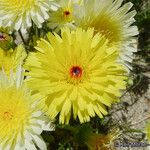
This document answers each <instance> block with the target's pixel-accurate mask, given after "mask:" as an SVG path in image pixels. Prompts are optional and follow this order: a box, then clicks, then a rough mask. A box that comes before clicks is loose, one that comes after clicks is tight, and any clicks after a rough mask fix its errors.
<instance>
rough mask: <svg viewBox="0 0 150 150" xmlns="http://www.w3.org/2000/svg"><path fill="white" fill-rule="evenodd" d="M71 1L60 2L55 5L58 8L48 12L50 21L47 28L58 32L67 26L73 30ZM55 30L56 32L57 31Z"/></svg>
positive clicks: (72, 3)
mask: <svg viewBox="0 0 150 150" xmlns="http://www.w3.org/2000/svg"><path fill="white" fill-rule="evenodd" d="M74 4H75V3H74V2H73V0H65V1H64V0H60V2H59V3H58V4H57V5H58V8H57V9H56V10H53V11H51V12H50V19H49V23H48V26H49V27H50V28H52V29H55V28H56V29H57V30H59V29H60V28H61V27H64V26H68V27H70V28H74V25H73V11H74ZM57 30H56V31H57Z"/></svg>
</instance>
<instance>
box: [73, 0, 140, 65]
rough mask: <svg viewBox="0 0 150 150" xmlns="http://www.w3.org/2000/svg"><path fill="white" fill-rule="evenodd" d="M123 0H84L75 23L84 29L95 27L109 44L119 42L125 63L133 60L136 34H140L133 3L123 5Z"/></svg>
mask: <svg viewBox="0 0 150 150" xmlns="http://www.w3.org/2000/svg"><path fill="white" fill-rule="evenodd" d="M122 2H123V0H93V1H91V0H83V3H82V5H80V6H79V9H78V11H76V14H75V23H76V25H77V26H80V27H82V28H84V29H87V28H89V27H94V29H95V33H97V32H100V33H101V34H102V35H104V36H105V37H106V38H107V39H108V40H109V44H117V45H118V46H119V48H121V49H122V52H121V53H120V58H121V61H122V62H126V63H125V64H126V65H128V63H130V62H132V59H133V52H135V51H136V46H135V45H136V44H135V43H136V39H135V38H134V36H135V35H137V34H138V30H137V27H136V26H132V24H133V23H134V22H135V20H134V16H135V14H136V12H135V11H134V10H133V11H130V12H129V10H130V9H131V7H132V6H133V4H132V3H130V2H129V3H126V4H124V5H122Z"/></svg>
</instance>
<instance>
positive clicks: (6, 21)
mask: <svg viewBox="0 0 150 150" xmlns="http://www.w3.org/2000/svg"><path fill="white" fill-rule="evenodd" d="M50 1H51V0H0V21H2V24H1V26H4V27H10V28H12V29H15V30H17V31H18V30H19V29H21V30H22V32H25V31H26V29H27V28H28V27H31V25H32V21H33V22H34V23H35V24H36V25H37V27H41V24H42V23H43V22H44V21H45V20H47V19H48V18H49V15H48V13H47V12H48V11H49V9H50Z"/></svg>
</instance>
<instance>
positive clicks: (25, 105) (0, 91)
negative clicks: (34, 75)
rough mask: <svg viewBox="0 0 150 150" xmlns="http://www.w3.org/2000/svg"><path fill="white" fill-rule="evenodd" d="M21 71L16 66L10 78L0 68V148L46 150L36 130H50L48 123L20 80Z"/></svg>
mask: <svg viewBox="0 0 150 150" xmlns="http://www.w3.org/2000/svg"><path fill="white" fill-rule="evenodd" d="M21 72H22V70H21V68H19V69H18V71H17V74H16V75H17V76H13V75H12V76H11V79H10V80H8V79H7V77H6V75H5V73H4V72H0V149H11V150H16V149H19V150H22V149H24V150H31V149H34V150H36V149H37V148H36V147H39V149H41V150H46V144H45V143H44V141H43V140H42V138H41V136H40V134H41V133H42V131H43V130H51V129H50V127H49V125H50V124H48V123H47V119H46V118H45V117H44V115H43V114H42V113H41V112H40V111H39V110H38V108H37V107H36V106H37V105H36V103H35V99H36V98H35V97H37V96H35V95H31V92H30V91H29V90H28V89H27V88H26V87H25V86H24V84H23V83H22V80H23V76H22V75H21V74H22V73H21ZM35 145H36V146H35Z"/></svg>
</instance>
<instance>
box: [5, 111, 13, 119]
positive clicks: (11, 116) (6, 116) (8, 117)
mask: <svg viewBox="0 0 150 150" xmlns="http://www.w3.org/2000/svg"><path fill="white" fill-rule="evenodd" d="M12 118H13V114H12V113H11V112H8V111H6V112H4V114H3V119H5V120H11V119H12Z"/></svg>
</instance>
